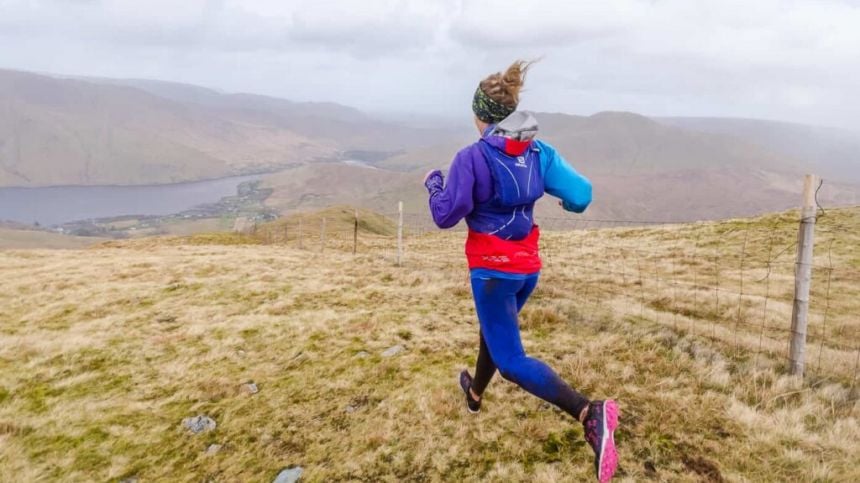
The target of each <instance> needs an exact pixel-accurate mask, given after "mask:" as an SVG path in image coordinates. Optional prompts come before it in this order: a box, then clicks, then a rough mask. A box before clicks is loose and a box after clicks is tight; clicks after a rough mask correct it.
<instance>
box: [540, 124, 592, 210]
mask: <svg viewBox="0 0 860 483" xmlns="http://www.w3.org/2000/svg"><path fill="white" fill-rule="evenodd" d="M535 142H536V143H538V145H539V147H540V150H541V156H540V160H541V168H542V169H543V182H544V190H545V191H546V192H547V193H549V194H551V195H552V196H555V197H556V198H559V199H560V200H561V206H562V207H563V208H564V209H565V210H567V211H572V212H574V213H582V212H583V211H585V209H586V208H588V205H589V204H591V181H589V180H588V179H587V178H586V177H585V176H583V175H581V174H579V173H577V172H576V170H575V169H573V166H571V165H570V164H568V162H567V161H565V159H564V158H562V157H561V156H560V155H559V154H558V152H557V151H556V150H555V148H553V147H552V146H550V145H549V144H547V143H545V142H542V141H535Z"/></svg>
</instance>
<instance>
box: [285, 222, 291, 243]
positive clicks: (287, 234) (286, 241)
mask: <svg viewBox="0 0 860 483" xmlns="http://www.w3.org/2000/svg"><path fill="white" fill-rule="evenodd" d="M288 228H289V227H288V226H287V222H284V245H287V246H289V244H290V232H289V229H288Z"/></svg>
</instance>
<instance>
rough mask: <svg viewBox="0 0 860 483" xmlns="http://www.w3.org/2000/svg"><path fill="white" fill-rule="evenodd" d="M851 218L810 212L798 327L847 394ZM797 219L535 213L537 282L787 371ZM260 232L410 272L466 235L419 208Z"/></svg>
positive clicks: (277, 240)
mask: <svg viewBox="0 0 860 483" xmlns="http://www.w3.org/2000/svg"><path fill="white" fill-rule="evenodd" d="M858 218H860V213H858V212H857V211H856V210H854V211H851V210H829V211H828V213H827V215H825V216H822V217H821V218H820V219H819V220H818V223H817V226H816V234H815V235H816V245H815V247H816V250H815V253H814V258H813V260H812V261H811V268H812V280H813V283H812V291H811V294H810V306H809V319H808V320H809V324H808V327H807V329H806V374H807V377H812V378H814V379H816V380H819V381H826V380H832V381H835V382H841V383H845V384H847V385H849V386H850V387H851V388H852V391H854V393H856V388H857V383H858V375H860V320H858V319H860V318H859V317H858V315H860V260H858V258H857V253H856V247H857V246H860V233H858V232H857V230H858V228H857V227H858V226H860V219H858ZM401 219H402V223H401V222H400V220H401ZM798 220H799V215H798V214H797V213H789V214H782V215H774V216H770V217H764V218H759V219H752V220H747V219H743V220H727V221H716V222H697V223H677V222H666V221H654V220H608V219H590V218H583V217H574V216H571V217H555V218H554V217H542V218H540V217H539V219H538V221H539V222H540V227H541V231H542V237H541V247H540V248H541V255H542V259H543V265H544V268H543V270H542V277H543V279H544V283H543V284H541V286H542V287H544V288H543V289H542V290H545V291H551V293H552V294H553V296H557V297H565V298H568V299H570V300H572V301H573V302H574V303H575V304H576V306H577V307H578V313H579V314H580V316H581V317H583V318H589V319H597V318H599V317H623V318H626V319H629V320H632V321H647V322H649V323H654V324H658V325H661V326H665V327H667V328H670V329H671V330H672V331H674V332H675V333H677V334H679V335H681V336H687V337H690V338H694V339H696V338H701V339H704V340H707V341H708V342H709V343H710V344H716V345H719V346H720V347H721V348H722V349H724V350H725V351H726V352H727V353H728V354H730V355H731V358H730V360H731V361H732V362H731V363H732V364H734V365H735V369H737V370H742V371H756V370H761V369H774V370H777V371H781V372H785V370H786V368H787V367H788V363H789V361H790V353H789V345H790V343H789V342H790V340H791V338H792V336H794V335H796V334H795V332H794V331H793V330H792V323H791V321H792V308H793V302H794V298H795V270H796V269H797V264H798V262H797V260H796V258H795V257H796V254H797V236H798ZM398 226H399V227H400V231H401V235H400V236H399V237H398V234H397V229H398ZM256 236H257V237H258V238H260V239H261V240H262V241H263V242H264V243H270V244H273V245H288V246H291V247H295V248H301V249H305V250H309V251H316V252H322V253H324V252H325V251H326V250H338V251H343V252H350V251H351V252H352V253H354V254H356V255H357V256H364V257H371V259H372V260H376V261H382V262H387V263H393V264H402V265H404V266H405V267H407V268H411V269H422V270H426V269H456V268H457V267H461V268H462V267H465V261H464V257H462V255H461V254H462V243H463V234H462V233H460V234H456V233H455V234H451V233H440V231H439V230H438V229H437V228H436V227H435V225H434V224H433V222H432V220H431V218H430V217H429V215H428V214H426V213H402V214H401V213H399V212H397V213H386V214H381V215H376V214H374V215H362V216H355V218H354V219H348V218H347V219H344V218H338V219H334V218H332V219H326V218H320V219H306V220H299V221H287V222H284V223H282V224H279V225H278V224H274V225H270V227H267V228H258V229H257V230H256ZM464 273H465V272H464Z"/></svg>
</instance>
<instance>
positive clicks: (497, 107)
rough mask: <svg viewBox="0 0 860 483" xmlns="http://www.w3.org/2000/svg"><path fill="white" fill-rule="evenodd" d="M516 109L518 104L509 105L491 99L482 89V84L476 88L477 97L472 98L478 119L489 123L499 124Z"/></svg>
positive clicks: (473, 110)
mask: <svg viewBox="0 0 860 483" xmlns="http://www.w3.org/2000/svg"><path fill="white" fill-rule="evenodd" d="M516 110H517V108H516V106H514V107H509V106H506V105H504V104H502V103H500V102H497V101H494V100H493V99H491V98H490V96H488V95H487V93H486V92H484V91H483V90H482V89H481V86H478V89H476V90H475V97H474V98H473V99H472V112H474V113H475V115H476V116H478V119H480V120H482V121H484V122H486V123H488V124H498V123H499V122H501V121H502V120H503V119H504V118H506V117H508V116H510V115H511V113H513V112H514V111H516Z"/></svg>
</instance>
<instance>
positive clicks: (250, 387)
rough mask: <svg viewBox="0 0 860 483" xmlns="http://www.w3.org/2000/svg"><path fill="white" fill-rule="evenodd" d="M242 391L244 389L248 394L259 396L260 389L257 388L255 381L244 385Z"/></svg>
mask: <svg viewBox="0 0 860 483" xmlns="http://www.w3.org/2000/svg"><path fill="white" fill-rule="evenodd" d="M242 389H244V390H245V392H247V393H248V394H257V393H258V392H260V388H258V387H257V384H256V383H255V382H254V381H251V382H248V383H245V384H242Z"/></svg>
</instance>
